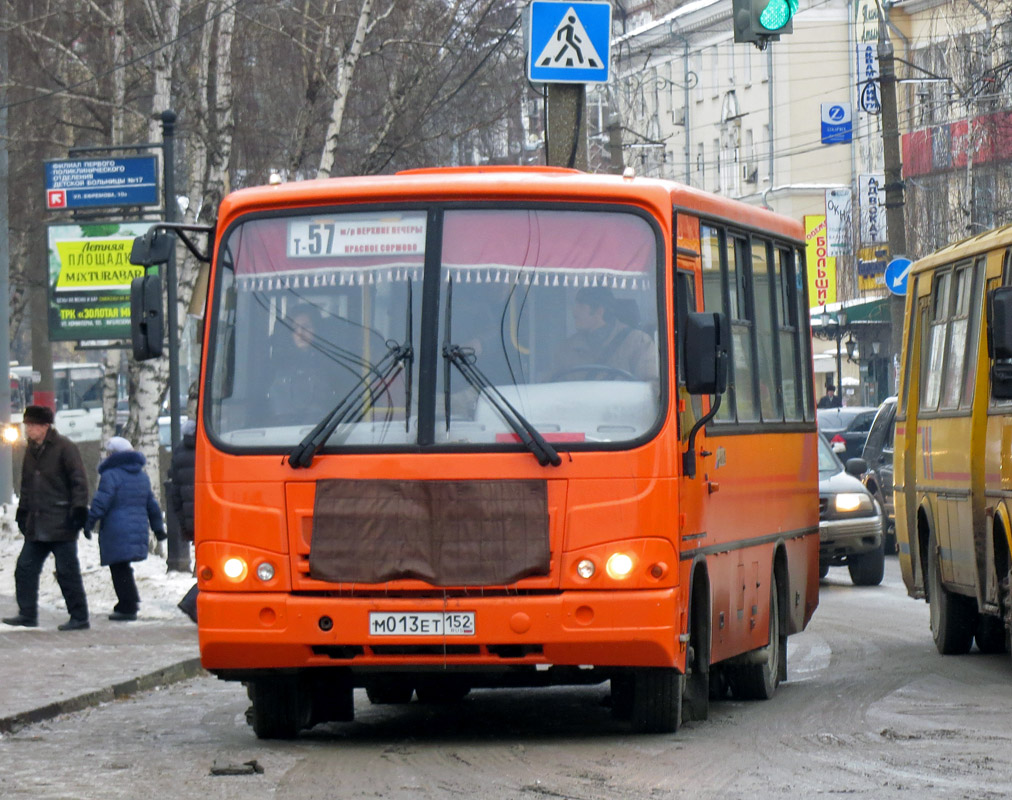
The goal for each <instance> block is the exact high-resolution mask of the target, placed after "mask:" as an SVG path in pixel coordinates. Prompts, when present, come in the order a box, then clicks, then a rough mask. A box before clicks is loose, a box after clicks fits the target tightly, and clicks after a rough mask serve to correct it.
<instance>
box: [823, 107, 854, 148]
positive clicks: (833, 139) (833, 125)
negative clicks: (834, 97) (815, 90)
mask: <svg viewBox="0 0 1012 800" xmlns="http://www.w3.org/2000/svg"><path fill="white" fill-rule="evenodd" d="M853 138H854V118H853V114H851V111H850V103H823V104H822V143H823V144H846V143H847V142H849V141H851V140H852V139H853Z"/></svg>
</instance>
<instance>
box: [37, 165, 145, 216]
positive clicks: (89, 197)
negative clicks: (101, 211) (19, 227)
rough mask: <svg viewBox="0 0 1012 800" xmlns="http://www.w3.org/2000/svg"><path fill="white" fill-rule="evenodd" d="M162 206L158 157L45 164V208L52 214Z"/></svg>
mask: <svg viewBox="0 0 1012 800" xmlns="http://www.w3.org/2000/svg"><path fill="white" fill-rule="evenodd" d="M160 204H161V203H160V202H159V197H158V159H157V158H156V157H155V156H131V157H129V158H87V159H79V160H63V161H47V162H46V208H47V209H49V210H50V211H62V210H64V209H74V208H101V207H103V206H157V205H160Z"/></svg>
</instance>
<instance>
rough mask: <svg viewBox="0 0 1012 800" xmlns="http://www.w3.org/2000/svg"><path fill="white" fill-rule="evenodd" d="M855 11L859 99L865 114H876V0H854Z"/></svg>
mask: <svg viewBox="0 0 1012 800" xmlns="http://www.w3.org/2000/svg"><path fill="white" fill-rule="evenodd" d="M854 11H855V15H856V18H855V20H854V22H855V34H856V36H857V51H856V55H857V81H858V83H857V96H858V103H859V106H860V108H861V110H862V111H863V112H865V113H866V114H878V113H879V112H880V111H881V110H882V101H881V97H882V95H881V90H880V88H879V74H880V73H879V65H878V3H877V2H876V0H857V3H856V4H855V6H854Z"/></svg>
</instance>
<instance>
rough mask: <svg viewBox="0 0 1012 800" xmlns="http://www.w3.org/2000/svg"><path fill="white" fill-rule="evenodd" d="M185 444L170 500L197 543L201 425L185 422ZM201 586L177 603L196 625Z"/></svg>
mask: <svg viewBox="0 0 1012 800" xmlns="http://www.w3.org/2000/svg"><path fill="white" fill-rule="evenodd" d="M182 433H183V441H182V442H181V443H180V445H179V446H178V447H176V448H173V450H172V464H171V465H170V466H169V483H168V489H167V490H166V491H167V493H168V501H169V505H170V506H172V509H173V510H174V511H175V512H176V519H177V520H178V522H179V532H180V534H181V535H182V537H183V538H184V539H185V540H186V541H188V542H192V541H193V479H194V474H195V473H196V463H197V423H196V421H195V420H192V419H188V420H187V421H186V422H184V423H183V430H182ZM197 591H198V590H197V584H193V587H192V588H191V589H190V591H188V592H187V593H186V594H185V595H184V596H183V599H182V600H180V601H179V603H178V604H177V605H178V607H179V610H180V611H182V612H183V613H184V614H186V616H188V617H189V618H190V619H191V620H193V621H194V622H196V621H197Z"/></svg>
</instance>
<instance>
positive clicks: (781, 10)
mask: <svg viewBox="0 0 1012 800" xmlns="http://www.w3.org/2000/svg"><path fill="white" fill-rule="evenodd" d="M797 10H798V0H770V1H769V3H767V4H766V8H764V9H763V10H762V11H761V12H760V14H759V24H760V25H762V27H764V28H765V29H766V30H768V31H779V30H781V29H783V28H784V27H785V26H786V25H787V23H789V22H790V21H791V18H792V17H793V16H794V13H795V12H796V11H797Z"/></svg>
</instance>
